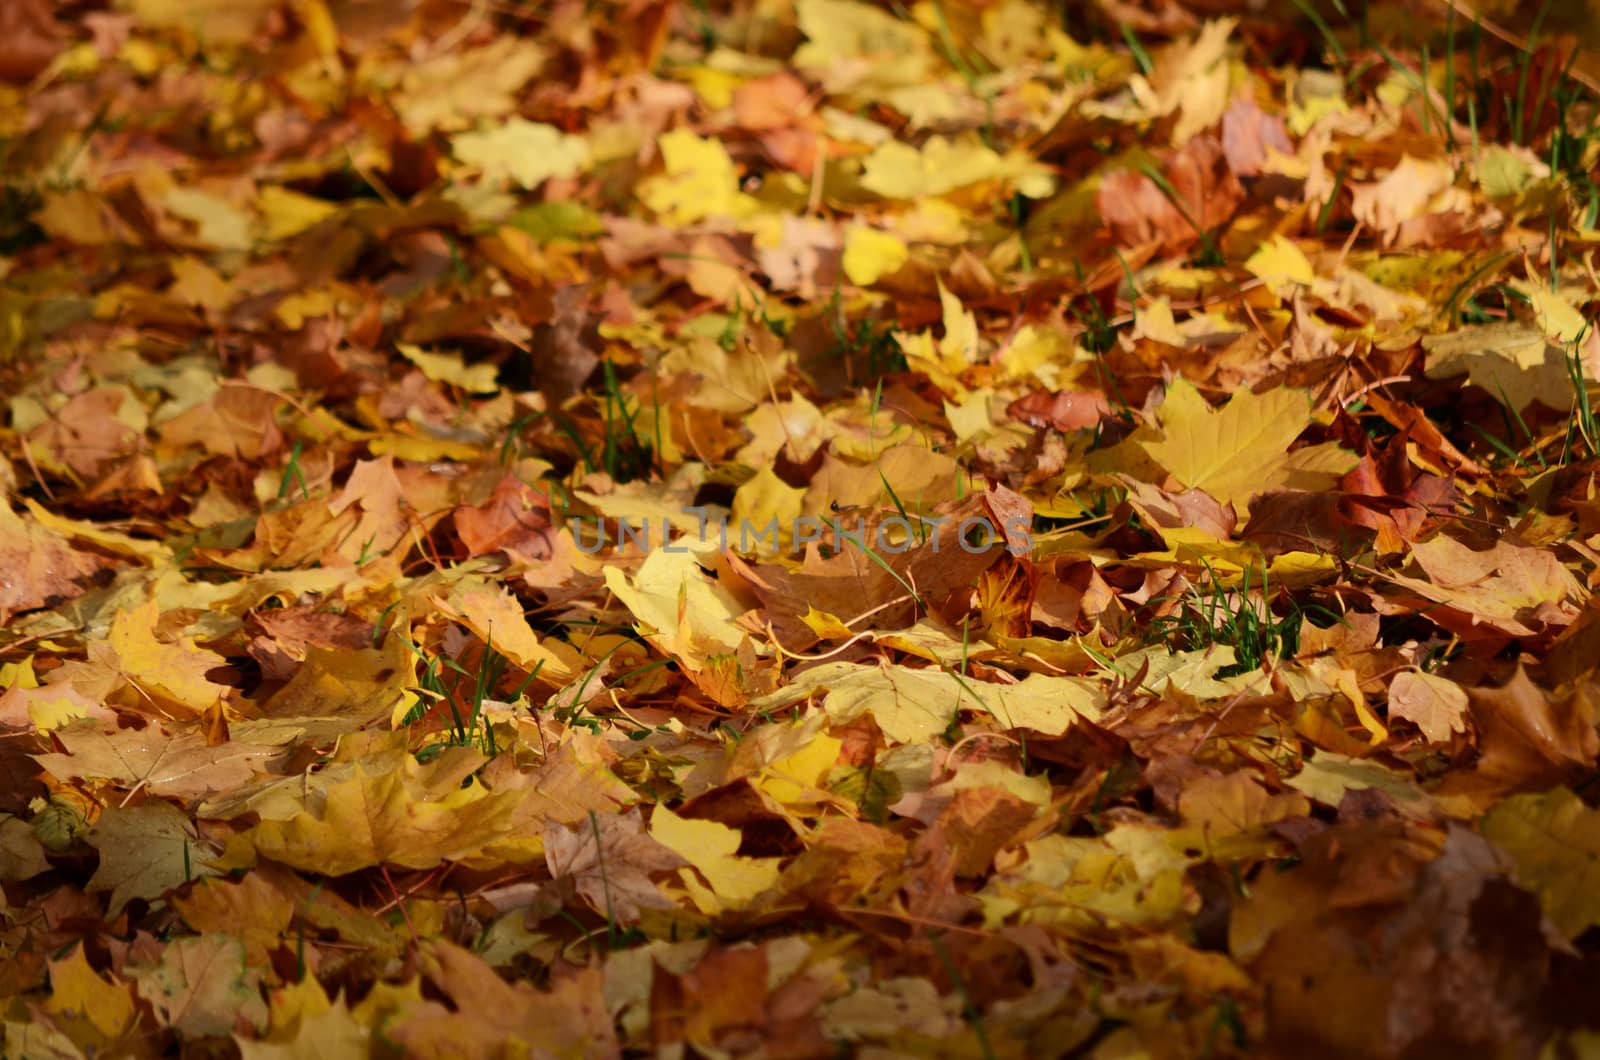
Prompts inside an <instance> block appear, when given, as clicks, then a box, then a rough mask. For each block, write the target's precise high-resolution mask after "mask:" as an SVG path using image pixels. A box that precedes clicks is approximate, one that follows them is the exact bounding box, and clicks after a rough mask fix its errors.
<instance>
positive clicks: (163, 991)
mask: <svg viewBox="0 0 1600 1060" xmlns="http://www.w3.org/2000/svg"><path fill="white" fill-rule="evenodd" d="M132 977H133V980H134V982H135V983H137V984H138V988H139V996H140V997H141V998H143V999H144V1000H145V1001H148V1002H149V1003H150V1005H151V1006H152V1007H153V1008H154V1009H155V1011H156V1015H157V1016H158V1017H159V1019H160V1021H161V1024H162V1025H163V1026H167V1027H171V1028H173V1029H174V1030H176V1031H179V1032H181V1033H183V1034H186V1035H192V1036H194V1037H226V1036H227V1035H230V1034H232V1033H233V1032H234V1031H235V1030H259V1029H260V1028H261V1027H262V1026H264V1025H265V1024H266V1021H267V1004H266V1002H265V1001H263V1000H262V998H261V972H260V970H259V969H255V968H251V967H249V966H248V965H246V964H245V963H244V945H243V944H242V943H241V942H239V940H238V939H236V938H233V937H232V936H231V935H219V934H212V935H199V936H194V937H190V938H181V939H175V940H174V941H172V942H171V943H170V944H168V946H167V947H166V948H165V949H164V950H163V951H162V954H161V960H160V961H159V962H158V963H156V964H153V965H149V966H145V967H141V968H138V969H134V970H132Z"/></svg>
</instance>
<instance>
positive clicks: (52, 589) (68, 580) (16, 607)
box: [0, 504, 110, 622]
mask: <svg viewBox="0 0 1600 1060" xmlns="http://www.w3.org/2000/svg"><path fill="white" fill-rule="evenodd" d="M109 566H110V563H109V561H107V560H106V559H105V558H104V557H102V556H97V555H95V554H94V553H92V552H81V551H79V550H77V549H75V548H73V547H72V546H71V545H69V544H68V543H67V539H66V538H65V537H62V536H61V535H59V534H56V533H53V532H51V531H50V530H47V529H45V528H44V527H42V526H40V525H39V524H38V523H37V522H34V521H33V520H31V519H24V518H23V517H22V516H20V515H18V514H17V513H16V512H14V511H12V510H11V505H9V504H0V567H3V568H4V570H5V571H6V576H5V578H4V579H3V580H0V622H8V621H10V619H11V616H12V615H15V614H18V613H19V612H23V611H31V610H33V609H34V608H36V607H43V606H45V605H46V604H49V603H51V602H53V601H60V600H65V599H69V598H71V597H74V596H77V595H78V594H79V593H81V592H83V591H84V588H85V586H84V584H83V582H85V581H87V580H88V579H89V578H91V577H93V576H94V575H95V574H96V573H98V572H99V571H102V570H105V569H106V568H107V567H109Z"/></svg>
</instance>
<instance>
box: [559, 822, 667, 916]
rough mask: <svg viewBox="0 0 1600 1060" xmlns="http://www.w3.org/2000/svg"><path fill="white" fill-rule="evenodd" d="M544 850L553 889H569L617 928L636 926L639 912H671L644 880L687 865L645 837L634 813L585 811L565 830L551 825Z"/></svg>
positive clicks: (656, 891) (659, 892) (661, 895)
mask: <svg viewBox="0 0 1600 1060" xmlns="http://www.w3.org/2000/svg"><path fill="white" fill-rule="evenodd" d="M544 849H545V860H546V862H547V863H548V864H549V866H550V875H551V876H553V877H555V883H556V886H558V887H561V888H570V889H571V890H572V891H573V892H574V893H576V894H577V895H579V896H580V897H582V898H583V900H584V901H585V902H587V903H588V904H589V907H590V908H591V909H593V910H594V911H595V912H597V913H599V914H600V915H601V916H604V917H605V918H606V919H607V920H614V921H616V922H617V923H619V924H633V923H636V922H637V921H638V919H639V916H640V913H641V911H642V910H645V909H668V908H671V906H672V902H671V901H670V900H668V899H667V897H666V896H665V895H663V894H662V893H661V890H660V888H658V887H657V886H656V885H655V883H653V882H652V881H651V879H650V877H651V875H652V874H653V873H661V872H665V871H667V870H669V869H675V868H678V867H680V866H682V865H685V864H687V862H686V861H684V859H683V858H682V857H680V856H679V855H678V854H676V853H674V852H673V851H672V850H671V849H670V848H668V847H666V846H663V845H662V844H661V843H658V842H657V841H656V840H654V839H652V838H651V837H650V836H649V835H648V834H646V833H645V831H644V825H643V823H642V821H641V819H640V816H639V811H638V810H637V809H634V810H629V811H627V812H626V813H611V814H606V815H604V816H602V815H600V814H598V813H594V812H592V811H591V812H590V813H589V814H588V817H587V819H586V820H583V821H579V822H577V823H576V824H573V825H570V826H569V825H564V824H558V823H554V822H552V823H551V824H550V826H549V827H548V828H547V829H546V831H545V839H544Z"/></svg>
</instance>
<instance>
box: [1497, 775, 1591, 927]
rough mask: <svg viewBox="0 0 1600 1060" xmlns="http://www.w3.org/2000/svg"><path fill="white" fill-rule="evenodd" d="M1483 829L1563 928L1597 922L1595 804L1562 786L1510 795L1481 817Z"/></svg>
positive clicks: (1550, 916)
mask: <svg viewBox="0 0 1600 1060" xmlns="http://www.w3.org/2000/svg"><path fill="white" fill-rule="evenodd" d="M1483 834H1484V835H1485V836H1486V837H1487V838H1488V839H1489V840H1490V841H1492V842H1493V843H1494V844H1495V845H1496V846H1498V847H1500V848H1501V849H1502V850H1504V851H1505V852H1506V853H1508V854H1510V855H1511V858H1512V860H1513V861H1515V862H1516V866H1517V867H1516V878H1517V882H1518V883H1520V884H1522V885H1523V886H1524V887H1527V888H1529V889H1530V890H1532V891H1534V892H1535V893H1536V894H1538V896H1539V903H1540V904H1541V905H1542V906H1544V911H1545V915H1546V916H1548V917H1549V918H1550V920H1551V922H1552V923H1554V924H1555V926H1556V927H1557V928H1558V929H1560V931H1561V933H1562V934H1564V935H1566V936H1567V937H1568V938H1572V937H1574V936H1576V935H1578V934H1579V933H1580V932H1582V931H1584V930H1585V929H1586V928H1588V927H1590V926H1592V925H1594V924H1600V810H1591V809H1590V808H1589V807H1588V806H1586V805H1584V802H1583V800H1582V799H1580V798H1578V796H1576V795H1574V794H1573V793H1572V791H1571V790H1570V789H1568V788H1564V787H1563V788H1552V789H1551V790H1549V791H1545V792H1539V793H1537V794H1527V795H1513V796H1512V797H1511V798H1509V799H1506V800H1505V801H1504V802H1502V803H1500V805H1498V806H1496V807H1495V808H1494V809H1493V810H1490V811H1489V813H1488V815H1487V816H1486V817H1484V819H1483Z"/></svg>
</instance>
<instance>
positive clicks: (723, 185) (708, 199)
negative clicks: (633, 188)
mask: <svg viewBox="0 0 1600 1060" xmlns="http://www.w3.org/2000/svg"><path fill="white" fill-rule="evenodd" d="M656 146H657V147H658V148H660V150H661V161H662V163H663V165H664V166H665V167H666V172H665V173H664V174H662V175H661V176H657V177H651V178H650V179H648V180H646V181H644V182H643V183H641V184H640V185H639V201H641V202H643V203H644V204H645V205H646V206H648V207H649V208H650V209H652V210H654V211H655V212H656V213H658V214H660V215H661V219H662V220H664V221H666V222H667V223H668V224H675V225H685V224H692V223H694V222H695V221H701V220H704V219H706V218H708V217H718V216H722V217H741V216H745V215H747V214H749V213H751V212H752V211H753V210H754V207H755V203H754V202H753V200H751V198H750V197H749V196H748V195H745V194H744V193H743V192H741V191H740V190H739V174H738V172H737V170H735V169H734V165H733V159H732V158H730V157H728V149H727V148H725V147H723V146H722V141H721V140H714V139H710V138H705V137H700V136H696V135H695V134H694V133H692V132H690V131H689V130H687V129H674V130H672V131H671V132H669V133H663V134H662V136H661V138H660V139H659V140H657V141H656Z"/></svg>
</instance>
